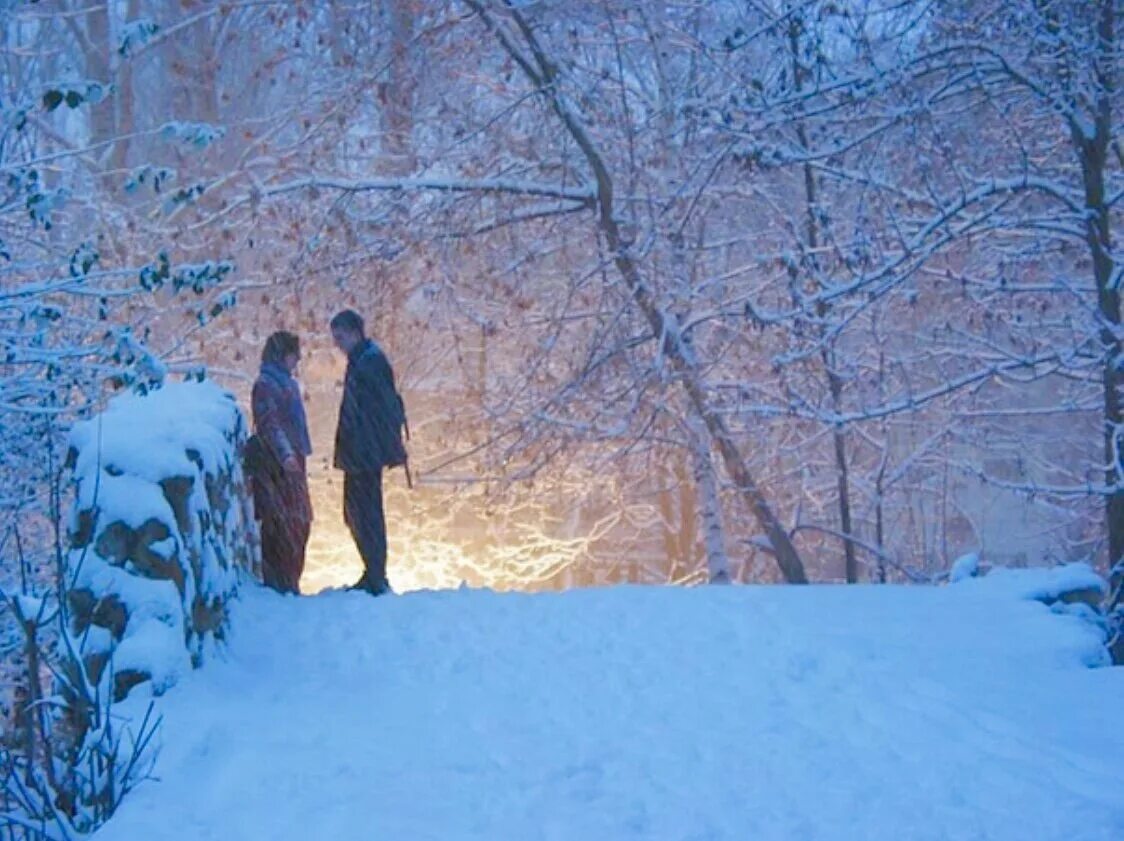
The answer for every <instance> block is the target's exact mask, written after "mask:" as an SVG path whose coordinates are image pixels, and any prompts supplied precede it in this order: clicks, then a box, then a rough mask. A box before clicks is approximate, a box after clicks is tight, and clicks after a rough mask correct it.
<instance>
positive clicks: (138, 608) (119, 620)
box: [67, 382, 260, 699]
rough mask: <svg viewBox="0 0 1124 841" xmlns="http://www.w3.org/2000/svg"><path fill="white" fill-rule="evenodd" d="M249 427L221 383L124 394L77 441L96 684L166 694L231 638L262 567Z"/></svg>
mask: <svg viewBox="0 0 1124 841" xmlns="http://www.w3.org/2000/svg"><path fill="white" fill-rule="evenodd" d="M245 437H246V421H245V418H244V416H243V414H242V411H241V410H240V409H239V407H238V404H237V402H236V401H235V399H234V397H233V396H232V395H231V394H230V393H228V392H227V391H225V390H223V389H222V388H220V387H218V386H217V385H215V384H213V383H210V382H181V383H168V384H166V385H164V386H163V387H162V388H159V389H157V390H155V391H152V392H150V393H148V394H146V395H134V394H129V395H122V396H119V397H116V398H114V399H113V400H112V401H110V403H109V405H108V407H107V408H106V410H105V411H104V412H102V413H101V414H99V415H97V416H95V417H93V418H91V419H89V420H86V421H83V422H81V423H79V424H77V425H76V426H75V427H74V429H73V432H72V433H71V438H70V453H69V463H70V465H71V467H72V468H73V473H74V482H75V486H76V500H75V504H74V514H73V519H72V523H71V533H70V550H69V554H68V558H67V566H68V574H69V578H70V580H69V581H68V582H67V584H68V588H69V596H68V600H67V601H68V606H69V609H70V611H71V626H72V630H73V631H74V635H75V639H76V640H78V641H79V642H80V644H81V655H82V659H83V661H84V662H85V664H86V668H87V671H88V673H89V678H90V681H91V682H92V683H94V684H95V685H96V684H104V685H106V686H107V688H111V690H112V692H113V695H114V697H115V698H117V699H121V698H123V697H124V696H125V695H126V694H128V692H129V690H130V689H131V688H132V687H133V686H135V685H137V684H139V683H143V682H144V681H151V685H152V690H153V691H154V692H156V693H160V692H162V691H163V690H164V689H166V688H167V687H168V686H170V685H171V684H173V683H174V682H175V681H176V678H177V677H178V676H179V675H180V674H181V673H183V672H184V671H185V670H186V669H187V668H189V667H190V666H193V665H194V666H197V665H199V664H200V663H201V662H202V660H203V658H204V655H205V651H206V649H207V647H208V645H210V644H212V643H213V642H214V640H216V639H221V638H222V635H223V633H224V629H225V626H226V618H227V603H228V601H229V600H230V598H231V597H232V596H233V595H234V594H235V592H236V590H237V587H238V583H239V579H240V571H245V572H246V573H250V574H256V573H257V572H258V566H259V564H260V560H259V558H260V552H259V548H258V547H259V544H258V540H257V532H256V525H255V523H254V518H253V516H252V509H251V503H250V501H249V498H248V495H247V492H246V485H245V481H244V479H243V475H242V468H241V461H240V458H239V453H240V452H241V448H242V444H243V442H244V440H245Z"/></svg>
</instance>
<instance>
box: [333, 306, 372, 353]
mask: <svg viewBox="0 0 1124 841" xmlns="http://www.w3.org/2000/svg"><path fill="white" fill-rule="evenodd" d="M331 326H332V339H333V340H334V341H335V343H336V347H338V348H339V349H340V350H342V351H343V352H344V353H347V354H349V353H351V351H352V350H354V349H355V347H356V346H357V345H358V344H359V343H360V342H362V341H363V340H364V339H365V338H366V334H365V333H364V332H363V317H362V316H361V315H359V313H357V312H356V311H355V310H344V311H343V312H340V313H336V315H335V317H334V318H332V321H331Z"/></svg>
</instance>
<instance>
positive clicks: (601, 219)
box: [467, 0, 808, 584]
mask: <svg viewBox="0 0 1124 841" xmlns="http://www.w3.org/2000/svg"><path fill="white" fill-rule="evenodd" d="M467 2H468V5H469V6H470V7H471V8H472V9H473V10H474V11H475V12H476V13H477V14H478V15H480V17H481V18H482V19H483V20H484V22H485V24H486V25H487V26H488V28H489V29H491V30H492V32H493V33H494V34H495V36H496V38H497V39H499V41H500V43H501V45H502V46H503V48H504V49H505V50H506V51H507V53H508V55H510V56H511V57H512V59H513V60H514V61H515V62H516V63H517V64H518V65H519V66H520V68H521V69H522V70H523V72H524V73H525V74H526V75H527V77H528V78H529V79H530V80H531V82H532V84H534V86H535V87H536V89H538V90H539V91H540V92H541V94H542V95H543V96H544V97H546V98H547V100H548V101H549V102H550V104H551V107H552V108H553V110H554V113H555V114H557V115H558V118H559V119H560V120H561V121H562V124H563V126H564V127H565V129H566V132H567V133H568V134H569V135H570V137H572V138H573V140H574V142H575V143H576V144H577V146H578V148H579V149H580V150H581V152H582V155H583V156H584V157H585V159H586V163H588V164H589V167H590V169H591V170H592V172H593V177H594V181H595V184H596V193H597V198H596V201H597V210H598V226H599V228H600V230H601V235H602V236H603V237H604V238H605V242H606V245H607V246H608V249H609V253H610V254H612V255H613V264H614V266H615V267H616V269H617V271H618V273H619V274H620V276H621V279H622V280H623V281H624V283H625V286H626V287H627V289H628V291H629V293H630V295H631V296H632V300H633V302H634V303H635V304H636V306H637V309H639V310H640V312H641V314H642V315H643V316H644V318H645V320H646V321H647V322H648V326H649V327H650V328H651V330H652V333H653V334H654V335H656V336H658V337H659V338H660V352H661V353H662V354H663V355H664V357H665V358H666V359H667V360H668V362H669V363H670V365H671V367H672V370H673V371H674V372H675V373H676V374H677V375H678V377H679V381H680V383H681V384H682V387H683V390H684V391H685V392H686V394H687V399H688V401H689V403H690V406H691V408H692V409H693V410H694V412H695V413H696V415H698V417H699V418H700V419H701V420H702V422H703V423H704V424H705V425H706V429H707V432H708V433H709V434H710V437H711V439H712V440H713V441H714V443H715V444H716V445H717V446H718V451H719V453H721V455H722V461H723V462H724V464H725V465H726V470H727V471H728V472H729V474H730V477H731V478H732V479H733V480H734V484H735V486H736V487H737V488H738V490H739V491H740V492H741V493H742V495H743V496H744V497H745V499H746V501H747V502H748V504H749V507H750V509H751V510H752V511H753V515H754V517H755V518H756V519H757V522H758V524H759V525H760V527H761V529H762V531H764V532H765V537H766V538H767V539H768V540H769V543H770V544H771V546H772V549H773V553H774V557H775V558H776V560H777V565H778V566H779V567H780V570H781V574H782V575H784V577H785V580H786V581H788V582H789V583H793V584H806V583H807V581H808V577H807V575H806V574H805V572H804V564H803V562H802V561H801V560H800V555H799V553H798V552H797V551H796V547H795V546H794V545H793V543H792V540H791V539H790V538H789V536H788V532H787V531H786V530H785V529H784V527H783V526H782V525H781V522H780V520H778V519H777V517H776V515H775V514H774V513H773V509H772V507H771V506H770V505H769V502H768V500H767V499H766V497H765V494H764V492H763V491H762V490H761V488H760V487H759V486H758V484H757V481H756V480H755V479H754V478H753V474H752V473H751V472H750V469H749V465H748V464H746V460H745V458H744V457H743V456H742V454H741V452H740V451H739V450H738V447H737V445H736V444H735V443H734V438H733V435H731V434H730V430H729V429H728V428H727V426H726V421H725V420H724V419H723V418H722V416H721V415H720V414H719V413H718V412H717V411H715V410H714V408H713V407H712V406H711V405H710V401H709V400H707V396H706V386H705V384H704V382H703V375H702V372H701V371H700V369H699V365H698V363H697V361H696V360H695V356H694V352H693V351H692V349H691V347H690V346H689V345H688V344H687V342H686V341H684V339H683V336H682V334H681V333H680V331H679V321H678V319H677V318H676V317H675V315H673V314H671V313H667V312H665V311H664V310H663V309H662V308H661V307H660V305H659V303H658V302H657V301H656V300H655V297H654V296H653V294H652V291H651V289H650V288H649V287H648V284H647V283H645V281H644V278H643V276H642V274H641V271H640V267H639V265H638V264H637V263H636V261H635V260H634V259H633V257H632V252H631V249H630V243H627V242H625V241H624V238H623V236H622V235H621V230H620V226H619V225H618V224H617V220H616V217H615V215H614V206H613V179H612V176H611V175H610V174H609V170H608V167H607V166H606V165H605V161H604V159H603V158H602V157H601V154H600V152H599V151H598V150H597V148H596V146H595V145H594V144H593V140H592V139H591V138H590V136H589V132H587V131H586V129H585V126H584V125H583V124H582V122H581V120H580V119H579V118H578V117H577V115H576V114H575V113H574V112H573V111H572V110H571V108H570V106H569V104H568V103H567V101H566V99H565V97H564V96H563V95H562V93H561V91H560V90H559V87H558V80H557V77H556V73H555V69H554V68H555V65H554V64H553V62H551V61H550V59H549V58H548V57H547V56H546V54H545V53H544V52H543V49H542V45H541V44H539V41H538V38H537V37H535V34H534V32H533V31H532V30H531V27H530V26H529V25H528V23H527V21H526V20H525V19H524V18H523V16H522V14H520V12H519V11H518V10H517V9H514V8H512V7H510V6H509V7H508V8H507V12H508V14H509V15H510V16H511V19H512V20H513V21H514V22H515V25H516V26H517V27H518V29H519V31H520V33H521V35H522V37H523V40H524V42H525V43H526V45H527V48H528V49H529V50H530V51H531V54H532V58H530V59H529V58H527V57H526V56H525V55H524V54H523V52H522V51H521V50H520V49H518V48H517V47H516V46H515V44H513V43H512V41H511V39H510V37H509V36H508V33H507V31H506V30H505V29H504V28H502V27H500V26H498V25H497V23H496V21H495V20H494V19H493V17H492V14H491V12H490V11H488V10H487V9H486V8H485V7H484V4H483V3H482V2H481V0H467Z"/></svg>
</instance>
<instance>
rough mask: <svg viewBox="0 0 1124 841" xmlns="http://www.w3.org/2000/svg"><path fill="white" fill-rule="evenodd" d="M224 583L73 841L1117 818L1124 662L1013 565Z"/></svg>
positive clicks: (831, 833)
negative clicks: (994, 571) (572, 581)
mask: <svg viewBox="0 0 1124 841" xmlns="http://www.w3.org/2000/svg"><path fill="white" fill-rule="evenodd" d="M1067 574H1068V573H1067ZM1019 577H1021V576H1016V578H1019ZM1003 578H1004V576H999V577H998V578H997V580H996V582H993V585H994V584H995V583H997V582H999V581H1002V580H1003ZM979 583H980V584H983V579H981V580H980V581H979ZM1036 587H1037V585H1035V588H1036ZM1035 588H1030V590H1035ZM1022 591H1023V592H1026V591H1027V588H1022ZM233 609H234V611H235V615H234V619H233V630H232V633H231V635H230V638H229V641H228V646H227V647H226V650H225V653H224V656H223V657H221V658H215V659H214V660H212V661H211V662H209V663H208V664H207V666H206V668H203V669H199V670H197V671H195V672H193V673H192V674H190V675H189V676H188V677H187V678H186V679H184V680H183V681H182V682H181V683H180V685H178V686H177V687H176V689H175V691H173V692H170V693H168V694H167V695H165V696H164V697H162V698H159V699H156V702H157V708H158V712H159V714H161V715H163V717H164V721H165V724H166V726H165V727H164V728H163V730H162V731H161V736H160V739H161V749H160V760H159V764H158V766H157V767H156V769H155V776H156V777H158V778H159V782H149V783H145V784H143V785H142V786H141V787H140V788H138V789H137V790H135V791H134V792H133V793H132V794H131V795H130V796H129V798H128V799H126V801H125V802H124V804H123V806H122V807H121V809H120V810H119V811H118V813H117V815H115V816H114V817H113V819H112V820H110V821H109V823H108V824H106V826H105V827H103V828H102V829H101V830H99V832H98V834H97V836H96V839H97V841H136V840H137V839H144V841H226V839H269V841H290V839H291V840H292V841H297V840H298V839H300V841H303V839H308V838H330V839H333V841H366V839H372V838H380V839H383V838H385V839H441V841H453V839H458V840H459V839H465V841H468V840H469V839H480V840H481V841H496V839H540V838H541V839H606V841H609V840H610V839H613V840H615V839H645V841H662V840H663V839H668V841H671V840H672V839H676V840H678V839H703V838H705V839H712V841H743V839H768V841H786V839H817V841H820V840H821V839H822V841H852V839H862V841H902V839H910V841H978V840H979V839H990V841H1027V839H1034V841H1119V839H1121V838H1124V799H1122V798H1121V793H1120V781H1121V780H1122V779H1124V731H1122V730H1121V728H1119V727H1118V726H1116V725H1115V722H1116V721H1118V719H1119V715H1120V699H1121V698H1124V669H1112V668H1106V669H1088V668H1085V667H1084V663H1086V662H1088V661H1089V660H1090V659H1091V658H1094V657H1095V656H1096V653H1097V652H1101V651H1103V646H1102V642H1101V638H1100V635H1099V634H1097V633H1096V632H1095V629H1093V628H1092V627H1091V626H1090V625H1088V624H1087V623H1085V622H1083V621H1080V620H1079V619H1076V618H1074V617H1070V616H1065V615H1056V614H1053V613H1051V611H1050V609H1048V608H1045V607H1043V606H1042V605H1041V604H1038V603H1036V602H1034V601H1028V600H1026V599H1024V598H1022V596H1021V595H1020V592H1019V588H1013V589H1005V588H1003V587H997V586H991V587H979V588H977V587H975V586H972V583H971V582H965V583H964V584H960V585H957V586H954V587H920V586H914V587H899V586H874V585H858V586H850V587H832V586H810V587H783V586H777V587H700V588H694V589H681V588H659V587H615V588H605V589H598V590H573V591H569V592H565V593H543V594H525V593H502V594H499V593H492V592H488V591H479V590H467V589H466V590H454V591H442V592H425V591H421V592H413V593H407V594H405V595H402V596H384V597H382V598H378V599H372V598H370V597H369V596H366V595H365V594H360V593H343V592H329V593H325V594H322V595H319V596H315V597H302V598H292V597H282V596H278V595H276V594H274V593H272V592H269V591H266V590H264V589H263V588H256V587H247V588H245V589H244V590H243V594H242V596H241V598H240V599H239V600H238V602H237V603H236V604H235V605H234V608H233ZM138 695H139V693H138ZM141 702H142V699H141V698H140V697H136V698H134V697H130V698H129V699H127V701H126V703H125V704H124V705H119V706H122V707H124V708H125V710H123V712H125V711H126V710H127V711H128V714H129V715H131V716H133V717H134V721H136V720H139V717H140V716H142V715H143V713H144V705H143V703H141Z"/></svg>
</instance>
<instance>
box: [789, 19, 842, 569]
mask: <svg viewBox="0 0 1124 841" xmlns="http://www.w3.org/2000/svg"><path fill="white" fill-rule="evenodd" d="M802 27H803V19H802V18H801V17H800V16H799V15H797V16H795V17H794V18H793V20H792V23H791V25H790V27H789V48H790V50H791V52H792V77H793V84H794V87H795V88H796V92H797V93H798V94H799V93H801V92H802V91H803V89H804V82H805V80H806V78H807V74H808V70H807V68H806V67H805V66H804V64H803V62H802V61H801V60H800V36H801V34H802ZM796 137H797V139H798V140H799V141H800V147H801V148H802V149H804V150H805V151H807V150H808V149H809V144H808V132H807V129H806V127H805V125H804V122H803V120H802V119H801V120H800V121H799V122H797V124H796ZM818 202H819V197H818V196H817V193H816V179H815V173H814V172H813V171H812V165H811V163H809V162H805V163H804V210H805V214H806V216H807V237H808V253H809V254H810V255H812V257H811V260H812V262H813V265H812V266H811V269H812V272H813V274H814V273H815V271H817V270H818V268H819V267H818V266H816V265H815V254H816V251H817V250H818V248H819V244H820V232H819V217H818V216H817V206H818ZM815 283H816V287H817V289H818V288H819V280H818V278H816V279H815ZM828 311H829V307H828V305H827V304H826V303H824V301H823V300H822V299H821V300H818V301H817V302H816V315H817V316H818V317H819V329H818V331H817V332H818V336H817V338H818V339H819V341H820V360H821V361H822V362H823V369H824V376H825V377H826V378H827V385H828V390H829V391H830V393H831V408H832V411H834V412H835V413H836V414H837V415H838V414H841V413H842V411H843V379H842V378H841V377H840V376H839V374H838V372H837V371H836V364H835V353H834V351H833V350H832V348H831V347H830V346H829V345H828V343H827V342H825V341H824V334H825V332H826V328H825V327H824V319H825V318H826V317H827V315H828ZM845 436H846V432H845V430H844V429H843V427H842V426H840V425H839V424H836V425H835V427H834V428H833V429H832V433H831V437H832V443H833V445H834V449H835V470H836V486H837V487H838V490H839V531H840V533H841V535H842V537H841V538H840V539H841V540H842V543H843V557H844V574H845V576H846V579H847V583H848V584H854V583H855V582H857V581H858V580H859V567H858V560H857V559H856V557H855V544H854V541H853V540H852V539H851V530H852V527H853V525H852V522H851V483H850V476H849V473H848V469H847V440H846V437H845Z"/></svg>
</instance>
